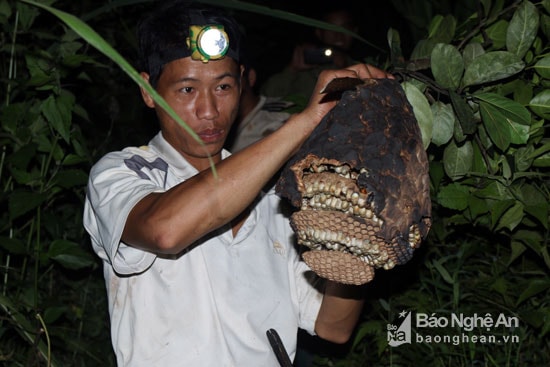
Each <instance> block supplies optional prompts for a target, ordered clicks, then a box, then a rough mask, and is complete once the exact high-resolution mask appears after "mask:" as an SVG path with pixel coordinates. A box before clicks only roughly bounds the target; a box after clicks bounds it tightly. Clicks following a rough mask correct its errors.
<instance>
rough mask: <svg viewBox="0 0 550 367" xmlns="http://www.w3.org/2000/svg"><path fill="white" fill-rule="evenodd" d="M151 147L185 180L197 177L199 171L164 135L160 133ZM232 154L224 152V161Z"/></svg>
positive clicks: (154, 138) (151, 143)
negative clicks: (179, 172)
mask: <svg viewBox="0 0 550 367" xmlns="http://www.w3.org/2000/svg"><path fill="white" fill-rule="evenodd" d="M149 146H150V147H152V148H153V149H155V150H156V151H157V152H158V153H159V154H160V155H161V156H162V157H163V158H164V159H165V160H166V163H168V165H169V166H171V167H174V168H175V169H177V170H179V171H181V172H183V173H184V176H185V178H189V177H192V176H195V175H196V174H197V173H199V171H198V170H197V169H196V168H195V167H193V166H192V165H191V164H190V163H189V162H188V161H187V159H185V157H183V156H182V155H181V154H180V153H179V152H178V151H177V150H176V149H175V148H174V147H173V146H172V145H170V143H168V141H166V139H164V136H163V135H162V131H159V132H158V134H157V135H155V137H153V139H151V141H150V142H149ZM230 155H231V153H229V152H228V151H227V150H225V149H223V150H222V159H226V158H227V157H229V156H230Z"/></svg>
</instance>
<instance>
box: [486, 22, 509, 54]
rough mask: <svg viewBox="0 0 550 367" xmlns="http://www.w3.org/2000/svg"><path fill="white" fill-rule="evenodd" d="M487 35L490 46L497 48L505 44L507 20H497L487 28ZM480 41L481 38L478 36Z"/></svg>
mask: <svg viewBox="0 0 550 367" xmlns="http://www.w3.org/2000/svg"><path fill="white" fill-rule="evenodd" d="M485 33H486V34H487V36H488V37H489V38H490V39H491V41H492V48H493V49H494V50H499V49H501V48H503V47H504V46H505V45H506V34H507V33H508V22H507V21H505V20H502V19H501V20H498V21H497V22H495V23H494V24H493V25H492V26H490V27H489V28H487V30H486V32H485ZM480 41H483V39H482V38H481V37H480Z"/></svg>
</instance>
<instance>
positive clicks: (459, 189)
mask: <svg viewBox="0 0 550 367" xmlns="http://www.w3.org/2000/svg"><path fill="white" fill-rule="evenodd" d="M469 196H470V189H469V188H468V187H466V186H463V185H460V184H459V183H456V182H455V183H452V184H450V185H447V186H442V187H441V189H440V190H439V192H438V193H437V202H438V203H439V204H441V205H442V206H444V207H445V208H449V209H455V210H464V209H466V208H467V207H468V198H469Z"/></svg>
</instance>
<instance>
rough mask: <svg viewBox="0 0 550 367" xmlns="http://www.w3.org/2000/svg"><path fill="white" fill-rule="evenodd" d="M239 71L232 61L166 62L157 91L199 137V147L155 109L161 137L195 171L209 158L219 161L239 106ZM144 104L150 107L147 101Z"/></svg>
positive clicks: (169, 118)
mask: <svg viewBox="0 0 550 367" xmlns="http://www.w3.org/2000/svg"><path fill="white" fill-rule="evenodd" d="M240 78H241V69H240V68H239V66H238V65H237V63H236V62H235V61H234V60H233V59H231V58H228V57H226V58H224V59H221V60H216V61H210V62H208V63H203V62H202V61H197V60H192V59H191V58H190V57H186V58H182V59H178V60H174V61H171V62H169V63H168V64H166V65H165V66H164V69H163V71H162V73H161V75H160V78H159V81H158V84H157V92H158V93H159V94H160V95H161V96H162V97H163V98H164V99H165V100H166V101H167V102H168V104H169V105H170V106H171V107H172V108H173V109H174V111H175V112H176V113H177V114H178V116H179V117H180V118H181V119H182V120H183V121H184V122H185V123H186V124H187V125H188V126H189V127H190V128H191V129H192V130H193V131H194V132H195V133H196V134H197V135H198V136H199V137H200V138H201V140H202V141H203V142H204V146H202V145H201V144H200V143H199V142H197V141H196V140H195V139H194V138H193V137H192V136H191V135H189V134H188V132H187V131H186V130H185V129H184V128H183V127H182V126H181V125H179V124H178V123H177V122H176V121H174V120H173V119H172V118H171V117H170V116H169V115H168V114H167V113H166V112H165V111H164V110H163V109H162V108H160V107H158V106H157V108H156V111H157V115H158V117H159V121H160V126H161V130H162V133H163V136H164V138H165V139H166V140H167V141H168V142H169V143H170V144H171V145H172V146H173V147H174V148H175V149H177V150H178V151H179V152H180V154H181V155H182V156H184V157H185V158H186V159H187V160H188V161H189V162H190V163H191V164H192V165H193V166H194V167H195V168H197V169H199V170H202V169H205V168H208V166H209V162H208V157H209V156H211V157H212V158H214V161H216V162H217V161H219V160H220V159H221V157H220V152H221V150H222V148H223V145H224V142H225V139H226V138H227V134H228V133H229V130H230V128H231V125H232V123H233V121H234V120H235V117H236V116H237V111H238V107H239V97H240V94H241V85H240ZM146 104H147V105H149V106H150V107H153V106H154V105H153V106H152V105H151V104H150V102H148V101H147V100H146Z"/></svg>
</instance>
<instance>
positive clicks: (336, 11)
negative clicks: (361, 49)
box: [261, 2, 358, 103]
mask: <svg viewBox="0 0 550 367" xmlns="http://www.w3.org/2000/svg"><path fill="white" fill-rule="evenodd" d="M318 19H319V20H321V21H324V22H326V23H330V24H334V25H337V26H340V27H343V28H345V29H348V30H350V31H351V32H354V33H357V31H358V26H357V22H356V21H355V14H354V13H353V10H352V8H351V7H350V6H349V5H348V4H347V3H345V2H344V3H341V2H334V3H333V4H332V5H331V6H330V7H328V8H325V9H324V12H322V13H321V14H320V15H319V16H318ZM314 34H315V40H314V41H311V42H303V43H300V44H297V45H296V46H295V47H294V51H293V53H292V58H291V60H290V62H289V63H288V65H287V66H286V67H285V68H284V69H283V70H282V71H280V72H278V73H276V74H273V75H272V76H270V77H269V78H268V79H267V80H266V81H265V83H263V84H262V86H261V93H262V94H264V95H266V96H270V97H281V98H283V99H286V100H293V101H298V102H302V103H303V102H307V100H308V98H309V96H310V95H311V92H312V91H313V88H314V86H315V83H316V81H317V77H318V76H319V73H320V72H321V71H322V70H326V69H341V68H344V67H347V66H349V65H352V64H355V63H357V61H355V60H353V58H352V57H351V56H350V50H351V47H352V45H353V41H354V40H353V37H352V36H351V35H349V34H346V33H341V32H335V31H330V30H326V29H322V28H315V29H314ZM326 49H329V50H330V52H331V53H330V55H325V56H323V55H322V53H320V52H322V51H323V50H326Z"/></svg>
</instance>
